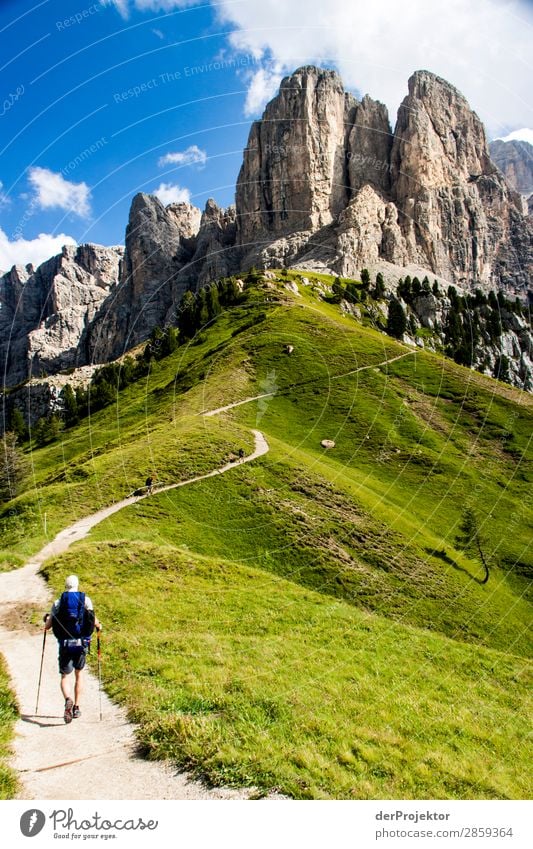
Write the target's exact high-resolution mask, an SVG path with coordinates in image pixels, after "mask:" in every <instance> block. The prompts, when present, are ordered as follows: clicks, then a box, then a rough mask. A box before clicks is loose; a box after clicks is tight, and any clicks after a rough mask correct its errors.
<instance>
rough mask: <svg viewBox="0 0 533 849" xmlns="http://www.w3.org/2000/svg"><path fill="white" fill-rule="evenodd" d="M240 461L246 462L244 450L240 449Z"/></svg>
mask: <svg viewBox="0 0 533 849" xmlns="http://www.w3.org/2000/svg"><path fill="white" fill-rule="evenodd" d="M239 460H244V448H239Z"/></svg>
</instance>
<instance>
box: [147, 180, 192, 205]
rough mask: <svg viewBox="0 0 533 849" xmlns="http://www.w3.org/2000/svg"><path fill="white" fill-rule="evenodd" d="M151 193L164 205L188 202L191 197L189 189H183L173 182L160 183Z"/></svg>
mask: <svg viewBox="0 0 533 849" xmlns="http://www.w3.org/2000/svg"><path fill="white" fill-rule="evenodd" d="M152 194H154V195H155V196H156V198H159V200H160V201H161V203H162V204H164V205H165V206H168V204H169V203H189V201H190V199H191V193H190V191H189V189H184V188H182V187H181V186H178V185H177V184H175V183H160V185H159V187H158V188H157V189H154V191H153V192H152Z"/></svg>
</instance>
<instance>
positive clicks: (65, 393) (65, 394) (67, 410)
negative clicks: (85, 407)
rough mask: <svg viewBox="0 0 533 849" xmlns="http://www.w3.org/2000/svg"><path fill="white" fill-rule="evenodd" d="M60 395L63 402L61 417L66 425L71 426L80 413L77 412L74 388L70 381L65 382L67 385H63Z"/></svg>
mask: <svg viewBox="0 0 533 849" xmlns="http://www.w3.org/2000/svg"><path fill="white" fill-rule="evenodd" d="M60 397H61V400H62V402H63V418H64V420H65V425H66V426H67V427H72V425H75V424H77V423H78V422H79V420H80V415H79V412H78V402H77V400H76V395H75V394H74V390H73V389H72V386H71V385H70V383H67V385H66V386H64V387H63V389H62V390H61V396H60Z"/></svg>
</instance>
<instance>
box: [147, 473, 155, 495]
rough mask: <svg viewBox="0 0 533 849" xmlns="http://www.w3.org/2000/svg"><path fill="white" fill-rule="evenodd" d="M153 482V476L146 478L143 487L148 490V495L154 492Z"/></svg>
mask: <svg viewBox="0 0 533 849" xmlns="http://www.w3.org/2000/svg"><path fill="white" fill-rule="evenodd" d="M154 481H155V477H154V476H153V475H149V477H147V478H146V483H145V487H146V489H147V490H148V495H151V494H152V492H153V491H154Z"/></svg>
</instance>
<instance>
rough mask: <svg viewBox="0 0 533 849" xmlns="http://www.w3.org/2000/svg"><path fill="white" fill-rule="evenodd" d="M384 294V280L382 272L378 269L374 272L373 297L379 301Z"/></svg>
mask: <svg viewBox="0 0 533 849" xmlns="http://www.w3.org/2000/svg"><path fill="white" fill-rule="evenodd" d="M384 295H385V281H384V279H383V274H382V273H381V271H378V273H377V274H376V285H375V287H374V298H375V300H376V301H380V300H381V298H383V297H384Z"/></svg>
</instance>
